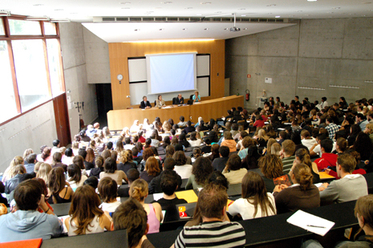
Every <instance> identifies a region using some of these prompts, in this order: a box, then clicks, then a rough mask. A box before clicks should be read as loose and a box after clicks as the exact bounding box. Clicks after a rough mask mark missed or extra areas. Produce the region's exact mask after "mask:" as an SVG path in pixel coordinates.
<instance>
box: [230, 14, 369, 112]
mask: <svg viewBox="0 0 373 248" xmlns="http://www.w3.org/2000/svg"><path fill="white" fill-rule="evenodd" d="M372 37H373V18H354V19H321V20H302V21H300V22H299V24H298V25H296V26H292V27H288V28H282V29H278V30H274V31H269V32H264V33H260V34H255V35H249V36H244V37H240V38H235V39H230V40H227V41H226V67H225V68H226V77H228V78H230V82H231V88H230V90H231V94H237V92H238V93H240V94H244V93H245V89H249V90H250V92H251V100H250V101H249V102H245V107H246V108H250V109H254V108H257V107H258V97H260V96H261V93H262V91H263V90H266V91H267V96H268V97H269V96H274V97H275V96H280V97H281V100H282V101H284V102H285V103H289V102H290V101H291V100H292V99H294V96H295V95H299V96H300V98H301V99H303V98H304V97H306V96H307V97H309V99H310V100H311V101H314V100H319V101H320V99H321V97H322V96H326V97H327V98H328V102H329V104H331V103H334V102H337V101H338V98H339V97H340V96H344V97H346V100H347V101H348V102H351V101H354V100H356V99H358V98H363V97H366V98H371V97H372V94H371V90H372V87H373V84H372V83H366V82H365V81H366V80H372V79H373V70H372V69H371V68H373V67H372V66H373V40H372ZM247 74H250V75H251V78H248V77H247ZM266 77H268V78H272V84H268V83H265V78H266Z"/></svg>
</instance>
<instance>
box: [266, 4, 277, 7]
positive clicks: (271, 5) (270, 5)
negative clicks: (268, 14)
mask: <svg viewBox="0 0 373 248" xmlns="http://www.w3.org/2000/svg"><path fill="white" fill-rule="evenodd" d="M267 7H276V4H268V5H267Z"/></svg>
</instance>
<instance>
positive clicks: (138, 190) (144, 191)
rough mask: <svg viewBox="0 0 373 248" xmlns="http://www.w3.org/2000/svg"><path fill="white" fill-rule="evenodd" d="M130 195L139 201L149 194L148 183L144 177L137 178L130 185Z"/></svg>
mask: <svg viewBox="0 0 373 248" xmlns="http://www.w3.org/2000/svg"><path fill="white" fill-rule="evenodd" d="M129 193H130V196H131V197H132V198H134V199H136V200H138V201H139V202H142V201H144V200H145V197H146V196H147V195H148V183H147V182H146V181H145V180H144V179H136V180H135V181H133V183H132V184H131V187H130V191H129Z"/></svg>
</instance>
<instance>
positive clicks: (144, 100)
mask: <svg viewBox="0 0 373 248" xmlns="http://www.w3.org/2000/svg"><path fill="white" fill-rule="evenodd" d="M151 107H152V105H150V102H149V101H148V98H147V97H146V96H143V97H142V101H141V103H140V108H142V109H148V108H151Z"/></svg>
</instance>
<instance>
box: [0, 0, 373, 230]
mask: <svg viewBox="0 0 373 248" xmlns="http://www.w3.org/2000/svg"><path fill="white" fill-rule="evenodd" d="M1 5H2V6H1V7H0V85H1V89H2V90H1V92H0V104H1V105H2V111H1V116H0V137H1V138H0V147H1V149H0V157H1V158H2V159H1V161H0V171H1V172H3V171H4V170H5V169H6V168H7V167H8V166H9V161H11V160H12V159H13V157H14V156H15V155H21V154H23V152H24V150H25V149H26V148H32V149H33V150H34V151H36V153H39V147H40V146H41V145H44V144H46V145H49V146H52V144H51V143H52V141H53V140H54V139H56V138H58V139H60V140H61V142H62V145H68V144H70V143H71V141H72V140H73V137H74V135H75V134H77V133H79V131H80V124H81V121H84V123H85V124H86V125H87V124H93V122H94V121H95V120H97V119H98V118H100V119H102V118H104V119H106V115H107V112H108V111H110V110H114V111H117V110H118V111H119V110H126V109H129V108H138V105H139V103H140V101H138V100H137V99H138V98H139V97H141V96H142V95H146V92H145V93H142V91H141V93H138V92H134V90H133V87H135V85H136V84H131V82H130V69H129V61H130V60H131V59H136V58H144V57H145V56H146V55H147V54H163V53H165V54H172V53H189V52H194V53H197V55H198V54H199V55H201V56H206V55H208V56H209V59H208V68H209V75H208V79H207V80H208V81H207V84H206V82H205V81H204V82H205V84H203V87H204V89H205V90H204V91H203V95H202V102H203V101H206V100H214V99H220V98H223V97H227V96H232V95H234V96H237V95H240V96H245V94H246V93H247V92H250V99H249V100H248V101H246V100H245V99H244V100H243V102H242V107H244V108H246V109H248V110H254V109H256V108H258V107H260V106H262V104H263V102H262V101H261V98H262V94H263V92H264V91H265V93H266V96H268V97H269V96H273V97H276V96H280V97H281V100H282V101H283V102H285V103H287V104H288V103H289V102H290V101H291V100H293V99H294V96H296V95H298V96H300V99H303V98H304V97H308V98H309V99H310V101H312V102H313V101H315V100H318V101H320V100H321V97H322V96H327V97H328V102H329V103H331V104H332V103H334V102H338V101H339V97H341V96H344V97H345V98H346V100H347V102H349V103H350V102H354V101H355V100H356V99H361V98H367V99H369V98H372V89H373V88H372V85H373V70H372V68H373V39H372V37H373V2H370V1H368V0H350V1H332V0H278V1H274V0H263V1H243V0H233V1H224V0H208V1H204V0H201V1H196V0H190V1H175V0H170V1H163V2H161V1H154V0H144V1H137V0H132V1H131V0H130V1H128V0H126V1H124V0H123V1H114V0H107V1H102V0H92V1H89V2H87V1H84V0H76V1H57V0H48V1H46V0H38V1H37V0H32V1H31V0H17V1H6V2H4V1H3V2H2V3H1ZM119 74H120V75H122V76H123V79H119V77H118V75H119ZM131 87H132V90H133V92H131ZM135 94H136V96H135ZM190 94H191V93H190V92H187V93H185V94H183V96H184V98H186V99H188V98H189V95H190ZM176 95H177V93H168V94H165V95H164V100H165V101H166V104H168V105H169V104H171V101H172V97H174V96H176ZM148 98H149V100H151V102H154V100H155V98H156V95H150V96H148ZM135 99H136V101H135ZM224 111H226V110H224ZM216 117H218V116H216ZM128 118H130V117H128ZM191 118H192V120H193V121H194V122H196V121H197V118H198V116H192V117H191ZM132 121H133V120H132V119H130V122H132ZM140 121H142V120H140ZM151 121H153V120H151ZM350 207H351V206H350ZM351 208H352V207H351ZM263 231H264V230H263Z"/></svg>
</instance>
